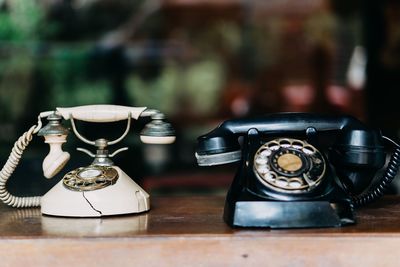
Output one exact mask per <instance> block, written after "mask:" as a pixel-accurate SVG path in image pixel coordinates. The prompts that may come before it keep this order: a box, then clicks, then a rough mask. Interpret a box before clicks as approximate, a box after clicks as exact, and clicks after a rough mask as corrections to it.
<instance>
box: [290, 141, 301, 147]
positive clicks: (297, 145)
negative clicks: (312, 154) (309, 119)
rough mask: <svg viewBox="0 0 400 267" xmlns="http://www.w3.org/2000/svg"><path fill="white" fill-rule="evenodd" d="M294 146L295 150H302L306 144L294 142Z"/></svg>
mask: <svg viewBox="0 0 400 267" xmlns="http://www.w3.org/2000/svg"><path fill="white" fill-rule="evenodd" d="M292 146H293V147H294V148H296V149H302V148H303V146H304V144H303V143H302V142H300V141H294V142H293V143H292Z"/></svg>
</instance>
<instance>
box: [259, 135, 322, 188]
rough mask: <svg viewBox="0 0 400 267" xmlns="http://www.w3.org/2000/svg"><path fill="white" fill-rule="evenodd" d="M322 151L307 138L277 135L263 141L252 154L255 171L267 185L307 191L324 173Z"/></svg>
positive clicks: (313, 186) (317, 182)
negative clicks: (300, 138) (273, 138)
mask: <svg viewBox="0 0 400 267" xmlns="http://www.w3.org/2000/svg"><path fill="white" fill-rule="evenodd" d="M325 168H326V166H325V160H324V157H323V156H322V154H321V153H320V152H319V151H318V150H317V149H316V148H315V147H314V146H312V145H310V144H308V143H307V142H306V141H302V140H297V139H291V138H280V139H275V140H272V141H269V142H267V143H265V144H264V145H262V146H261V147H260V148H259V149H258V150H257V152H256V154H255V155H254V168H253V170H254V173H255V174H256V176H257V177H258V179H259V180H260V181H261V182H262V183H263V184H264V185H266V186H268V187H270V188H272V189H274V190H276V191H281V192H288V193H302V192H309V191H310V190H312V189H314V188H315V187H316V186H318V184H319V183H320V182H321V180H322V178H323V176H324V174H325Z"/></svg>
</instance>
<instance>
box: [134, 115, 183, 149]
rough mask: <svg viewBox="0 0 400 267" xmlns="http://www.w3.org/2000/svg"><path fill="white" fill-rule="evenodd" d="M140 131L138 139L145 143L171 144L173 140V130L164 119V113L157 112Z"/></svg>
mask: <svg viewBox="0 0 400 267" xmlns="http://www.w3.org/2000/svg"><path fill="white" fill-rule="evenodd" d="M151 118H152V119H153V120H152V121H151V122H149V123H148V124H146V126H145V127H144V128H143V130H142V132H141V133H140V140H141V141H142V142H143V143H145V144H172V143H173V142H175V138H176V137H175V130H174V128H173V127H172V125H171V124H170V123H168V122H166V121H165V116H164V114H161V113H157V114H155V115H153V116H152V117H151Z"/></svg>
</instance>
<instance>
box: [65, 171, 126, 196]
mask: <svg viewBox="0 0 400 267" xmlns="http://www.w3.org/2000/svg"><path fill="white" fill-rule="evenodd" d="M117 180H118V172H117V170H116V169H114V168H113V167H110V166H99V165H90V166H88V167H81V168H78V169H75V170H73V171H70V172H69V173H67V174H66V175H65V176H64V178H63V184H64V186H65V187H66V188H68V189H70V190H73V191H93V190H97V189H101V188H104V187H107V186H109V185H113V184H115V183H116V182H117Z"/></svg>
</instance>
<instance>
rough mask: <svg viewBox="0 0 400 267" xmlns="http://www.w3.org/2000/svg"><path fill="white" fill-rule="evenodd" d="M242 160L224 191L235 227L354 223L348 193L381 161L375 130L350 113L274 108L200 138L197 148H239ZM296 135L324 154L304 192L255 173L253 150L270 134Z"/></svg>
mask: <svg viewBox="0 0 400 267" xmlns="http://www.w3.org/2000/svg"><path fill="white" fill-rule="evenodd" d="M239 136H244V139H243V144H242V159H241V160H240V162H239V166H238V171H237V174H236V176H235V178H234V180H233V182H232V184H231V187H230V189H229V191H228V193H227V197H226V201H225V209H224V220H225V221H226V222H227V223H228V224H229V225H231V226H234V227H270V228H307V227H338V226H342V225H346V224H352V223H355V216H354V209H353V205H352V200H351V197H350V196H349V193H354V194H358V193H360V192H362V191H363V190H365V189H366V188H367V187H368V185H369V184H370V183H371V181H372V179H373V178H374V175H375V173H376V172H377V170H379V169H380V168H381V167H382V166H383V165H384V162H385V152H384V146H383V143H382V142H383V141H382V137H381V134H380V132H379V131H376V130H373V129H370V128H368V127H367V126H366V125H364V124H363V123H362V122H360V121H358V120H357V119H355V118H353V117H350V116H322V115H315V114H308V113H278V114H271V115H269V116H265V117H262V118H256V119H252V120H249V119H245V120H240V119H236V120H229V121H226V122H224V123H222V124H221V125H220V126H219V127H217V128H216V129H215V130H213V131H211V132H210V133H208V134H206V135H203V136H200V137H199V138H198V146H197V151H196V152H197V153H198V154H200V155H217V154H219V153H225V152H230V151H235V150H238V148H239V147H240V146H239V143H238V137H239ZM285 137H286V138H296V139H300V140H305V141H307V142H309V143H310V144H312V145H313V146H315V147H316V148H317V149H318V150H319V151H320V152H321V153H322V154H323V155H324V157H325V161H326V162H327V163H328V164H327V166H326V167H327V171H326V173H325V176H324V178H323V181H322V182H321V183H320V184H319V185H318V186H317V187H316V188H315V189H313V190H312V191H309V192H305V193H284V192H277V191H274V190H273V189H271V188H268V187H266V186H265V185H264V184H262V183H261V182H260V181H259V180H258V179H257V177H256V176H255V174H254V171H253V167H252V166H253V158H254V154H255V152H256V151H257V149H258V148H259V147H260V146H261V145H262V144H264V143H265V142H267V141H268V140H271V139H274V138H285Z"/></svg>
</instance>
